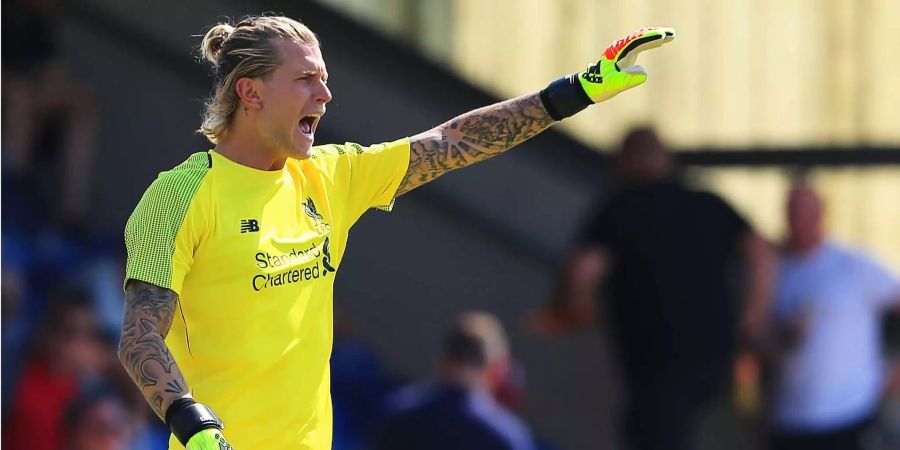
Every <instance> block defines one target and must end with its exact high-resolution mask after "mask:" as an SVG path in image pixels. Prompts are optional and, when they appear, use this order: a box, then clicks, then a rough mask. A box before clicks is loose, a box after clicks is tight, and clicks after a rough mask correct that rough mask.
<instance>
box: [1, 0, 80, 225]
mask: <svg viewBox="0 0 900 450" xmlns="http://www.w3.org/2000/svg"><path fill="white" fill-rule="evenodd" d="M58 9H59V8H58V4H57V1H55V0H17V1H12V2H9V3H8V4H6V3H5V4H4V11H3V12H4V14H3V28H2V29H3V118H4V121H3V170H4V176H3V178H4V187H5V188H7V189H4V190H8V189H11V190H12V191H14V194H15V197H16V198H12V197H9V198H10V199H11V201H10V202H7V201H6V199H4V203H5V205H4V206H6V207H13V208H14V209H17V211H15V212H16V213H20V214H17V216H26V217H30V216H32V215H33V214H37V213H38V212H40V211H41V210H42V209H41V208H29V206H30V205H33V204H34V201H35V200H37V199H39V198H40V197H39V196H37V197H36V196H35V194H36V192H35V191H36V190H38V191H39V190H40V189H42V188H44V187H45V186H49V187H50V188H51V189H52V192H37V194H41V195H43V196H45V197H47V198H50V199H52V201H50V202H48V203H49V204H50V205H53V206H54V207H57V208H58V210H55V211H53V213H54V214H55V217H54V219H55V220H56V221H59V222H61V223H63V224H65V225H68V226H70V227H74V228H80V227H81V222H82V221H83V220H84V219H85V218H86V213H87V208H88V188H89V181H90V179H91V169H92V158H93V154H94V140H95V128H96V122H97V118H96V112H95V107H94V101H93V97H92V96H91V94H90V93H89V92H88V90H87V89H86V88H85V87H84V86H83V85H82V84H80V83H79V82H77V81H75V79H74V78H73V77H72V76H71V75H70V73H69V71H68V69H67V68H66V67H65V64H64V63H63V62H62V58H61V52H60V46H59V43H58V42H57V41H58V39H57V36H56V32H57V29H58V23H57V14H58ZM48 130H52V131H53V132H50V133H48V132H47V131H48ZM54 137H58V138H59V139H58V141H59V145H53V144H55V142H48V141H53V140H54V139H53V138H54ZM56 161H58V163H55V162H56ZM54 173H56V174H58V177H56V176H48V174H54ZM38 177H39V178H38ZM56 179H60V180H61V183H59V184H57V183H54V180H56ZM6 197H8V195H7V196H6ZM25 208H27V209H28V211H27V212H28V213H29V214H27V215H26V214H21V213H24V212H25V211H19V210H18V209H25ZM9 211H10V210H9V209H7V212H9ZM6 217H9V215H7V216H6ZM13 219H14V220H15V221H23V220H25V218H24V217H14V218H13ZM26 223H27V222H26Z"/></svg>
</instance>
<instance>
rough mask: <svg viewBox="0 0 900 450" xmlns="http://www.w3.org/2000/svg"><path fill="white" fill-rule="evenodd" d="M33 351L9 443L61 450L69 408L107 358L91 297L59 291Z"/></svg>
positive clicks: (8, 425) (7, 429) (7, 432)
mask: <svg viewBox="0 0 900 450" xmlns="http://www.w3.org/2000/svg"><path fill="white" fill-rule="evenodd" d="M28 354H29V355H30V356H29V357H28V358H27V359H26V362H25V363H24V367H23V369H22V373H21V376H20V378H19V380H18V384H17V386H16V391H15V392H14V393H13V400H12V405H11V407H10V411H9V412H8V414H6V415H5V417H4V419H5V420H6V422H5V423H4V439H3V443H4V447H8V448H11V449H22V450H25V449H30V450H59V449H61V448H63V447H64V445H63V444H64V442H65V441H64V439H63V437H64V423H65V411H66V408H67V407H68V405H69V403H70V402H72V401H73V400H74V399H75V398H76V396H77V395H78V393H79V391H80V389H81V386H82V385H83V384H89V383H91V382H93V381H95V380H97V378H98V377H99V376H100V375H101V374H102V372H103V370H104V366H105V364H106V361H105V360H106V359H108V358H105V356H106V355H105V354H104V347H103V346H102V343H101V341H100V338H99V330H98V328H97V326H96V316H95V314H94V312H93V310H92V309H91V304H90V302H89V299H88V298H87V297H86V296H84V295H83V294H81V293H79V292H77V291H59V292H57V293H56V294H55V295H54V296H53V299H52V303H51V305H50V307H49V309H48V311H47V313H46V316H45V317H44V320H43V321H42V322H41V327H40V329H39V330H38V332H37V334H36V335H35V338H34V342H33V347H32V348H31V349H29V352H28Z"/></svg>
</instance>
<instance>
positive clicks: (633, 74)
mask: <svg viewBox="0 0 900 450" xmlns="http://www.w3.org/2000/svg"><path fill="white" fill-rule="evenodd" d="M672 39H675V30H674V29H673V28H662V27H654V28H641V29H640V30H637V31H635V32H634V33H631V34H629V35H628V36H626V37H624V38H622V39H619V40H617V41H615V42H613V43H612V44H609V47H606V50H604V51H603V56H601V57H600V60H599V61H597V63H596V64H594V65H592V66H590V67H588V68H587V70H585V71H584V72H581V73H580V74H578V81H579V82H580V83H581V87H582V88H584V92H585V93H586V94H587V95H588V97H590V98H591V101H593V102H594V103H600V102H602V101H604V100H609V99H610V98H612V97H614V96H615V95H616V94H618V93H620V92H623V91H626V90H628V89H631V88H633V87H635V86H638V85H640V84H642V83H643V82H645V81H647V71H645V70H644V68H643V67H641V66H637V65H635V64H634V62H635V60H637V56H638V54H640V53H641V52H642V51H644V50H650V49H651V48H656V47H659V46H661V45H663V44H665V43H666V42H669V41H671V40H672Z"/></svg>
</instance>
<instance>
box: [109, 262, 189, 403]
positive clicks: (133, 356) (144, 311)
mask: <svg viewBox="0 0 900 450" xmlns="http://www.w3.org/2000/svg"><path fill="white" fill-rule="evenodd" d="M177 302H178V296H177V295H176V294H175V293H174V292H172V291H170V290H168V289H164V288H161V287H158V286H154V285H152V284H149V283H145V282H143V281H137V280H132V281H130V282H129V283H128V287H127V288H126V289H125V318H124V320H123V321H122V340H121V341H120V342H119V360H120V361H122V365H124V366H125V370H126V371H127V372H128V374H129V375H130V376H131V379H132V380H134V382H135V383H136V384H137V385H138V387H140V388H141V392H143V394H144V397H145V398H146V399H147V402H149V403H150V406H151V407H153V411H155V412H156V415H158V416H159V417H160V418H165V410H166V408H168V407H169V405H170V404H171V403H172V402H173V401H174V400H176V399H178V398H181V397H184V396H186V395H188V389H187V383H185V382H184V377H182V375H181V371H180V370H178V365H177V364H175V359H174V358H173V357H172V354H171V353H170V352H169V348H168V347H166V343H165V341H163V338H165V336H166V334H168V333H169V328H171V326H172V317H173V315H174V313H175V308H176V304H177Z"/></svg>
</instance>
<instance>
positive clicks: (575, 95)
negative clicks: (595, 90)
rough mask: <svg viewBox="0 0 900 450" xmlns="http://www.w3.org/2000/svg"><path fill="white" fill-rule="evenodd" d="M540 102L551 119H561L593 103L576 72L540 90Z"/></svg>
mask: <svg viewBox="0 0 900 450" xmlns="http://www.w3.org/2000/svg"><path fill="white" fill-rule="evenodd" d="M540 95H541V103H543V104H544V109H546V110H547V113H549V114H550V117H552V118H553V120H563V119H565V118H566V117H569V116H573V115H575V113H577V112H579V111H581V110H582V109H584V108H587V107H588V106H591V105H593V104H594V102H593V101H592V100H591V98H590V97H588V95H587V93H585V92H584V88H583V87H581V83H580V82H579V81H578V73H573V74H571V75H568V76H565V77H562V78H560V79H558V80H556V81H554V82H552V83H550V85H548V86H547V87H546V88H544V89H543V90H542V91H541V94H540Z"/></svg>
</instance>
